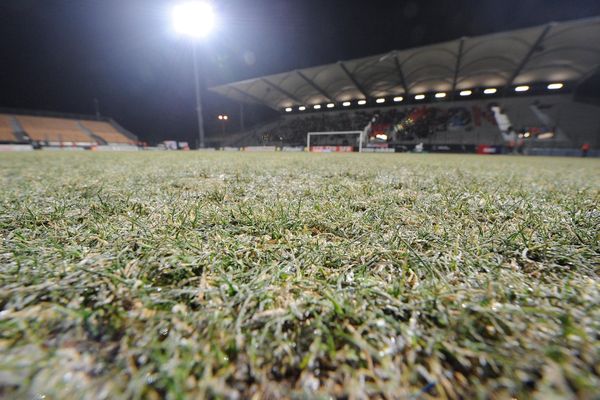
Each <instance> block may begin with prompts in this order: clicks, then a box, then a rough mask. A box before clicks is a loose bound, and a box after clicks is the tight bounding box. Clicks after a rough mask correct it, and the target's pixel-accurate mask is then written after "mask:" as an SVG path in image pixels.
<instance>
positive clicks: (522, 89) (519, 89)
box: [285, 83, 564, 112]
mask: <svg viewBox="0 0 600 400" xmlns="http://www.w3.org/2000/svg"><path fill="white" fill-rule="evenodd" d="M563 86H564V85H563V84H562V83H551V84H549V85H548V86H547V87H546V88H547V89H548V90H558V89H562V88H563ZM529 89H530V87H529V86H527V85H521V86H516V87H515V89H514V90H515V92H527V91H528V90H529ZM497 92H498V89H497V88H486V89H483V93H484V94H495V93H497ZM458 94H459V95H460V96H461V97H467V96H470V95H472V94H473V91H472V90H461V91H460V92H459V93H458ZM446 96H447V93H446V92H438V93H436V94H435V95H434V97H435V98H436V99H443V98H445V97H446ZM414 99H415V100H423V99H425V95H424V94H417V95H415V96H414ZM403 100H404V97H402V96H396V97H394V98H393V99H392V101H393V102H394V103H400V102H401V101H403ZM385 102H386V99H385V98H384V97H380V98H378V99H375V103H377V104H383V103H385ZM356 104H358V105H359V106H364V105H365V104H367V101H366V100H358V101H357V102H356ZM351 105H352V102H351V101H344V102H343V103H342V106H343V107H350V106H351ZM325 106H326V107H327V108H334V107H335V103H327V104H326V105H325ZM312 107H313V109H315V110H320V109H321V108H322V106H321V104H315V105H314V106H312ZM293 110H294V109H293V108H292V107H287V108H286V109H285V112H292V111H293ZM305 110H306V106H299V107H298V111H305Z"/></svg>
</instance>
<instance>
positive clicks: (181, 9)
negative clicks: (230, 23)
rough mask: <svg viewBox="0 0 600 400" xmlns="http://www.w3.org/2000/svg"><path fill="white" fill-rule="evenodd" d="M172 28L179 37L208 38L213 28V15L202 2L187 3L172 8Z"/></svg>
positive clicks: (206, 4) (205, 3) (211, 10)
mask: <svg viewBox="0 0 600 400" xmlns="http://www.w3.org/2000/svg"><path fill="white" fill-rule="evenodd" d="M172 17H173V26H174V28H175V31H176V32H177V33H179V34H181V35H185V36H189V37H191V38H195V39H200V38H204V37H206V36H208V34H209V33H210V32H211V31H212V30H213V28H214V27H215V13H214V11H213V8H212V6H211V5H210V3H208V2H204V1H188V2H184V3H180V4H177V5H176V6H175V7H174V8H173V15H172Z"/></svg>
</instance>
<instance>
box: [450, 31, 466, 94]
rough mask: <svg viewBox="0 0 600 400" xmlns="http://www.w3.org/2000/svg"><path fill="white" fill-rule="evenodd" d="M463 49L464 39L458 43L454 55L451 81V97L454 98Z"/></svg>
mask: <svg viewBox="0 0 600 400" xmlns="http://www.w3.org/2000/svg"><path fill="white" fill-rule="evenodd" d="M464 47H465V38H464V37H462V38H460V42H458V53H457V55H456V65H455V67H454V78H453V79H452V97H454V92H455V91H456V83H457V80H458V73H459V71H460V64H461V62H462V55H463V48H464Z"/></svg>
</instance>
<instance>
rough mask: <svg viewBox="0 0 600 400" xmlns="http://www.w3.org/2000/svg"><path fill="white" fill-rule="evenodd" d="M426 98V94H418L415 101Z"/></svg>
mask: <svg viewBox="0 0 600 400" xmlns="http://www.w3.org/2000/svg"><path fill="white" fill-rule="evenodd" d="M424 98H425V95H424V94H418V95H416V96H415V100H423V99H424Z"/></svg>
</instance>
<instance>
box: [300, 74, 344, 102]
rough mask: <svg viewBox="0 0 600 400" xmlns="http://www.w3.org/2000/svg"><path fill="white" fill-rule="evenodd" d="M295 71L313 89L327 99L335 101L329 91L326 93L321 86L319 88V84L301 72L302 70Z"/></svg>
mask: <svg viewBox="0 0 600 400" xmlns="http://www.w3.org/2000/svg"><path fill="white" fill-rule="evenodd" d="M296 73H297V74H298V76H299V77H300V78H302V79H304V81H305V82H306V83H308V84H309V85H310V86H311V87H312V88H313V89H315V90H316V91H317V92H319V93H321V94H322V95H323V96H324V97H325V98H326V99H327V100H329V101H335V100H334V99H333V97H332V96H330V95H329V93H327V92H326V91H325V90H324V89H323V88H321V87H320V86H319V85H317V84H316V83H315V82H314V81H313V80H312V79H310V78H309V77H308V76H306V75H304V74H303V73H302V71H296Z"/></svg>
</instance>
